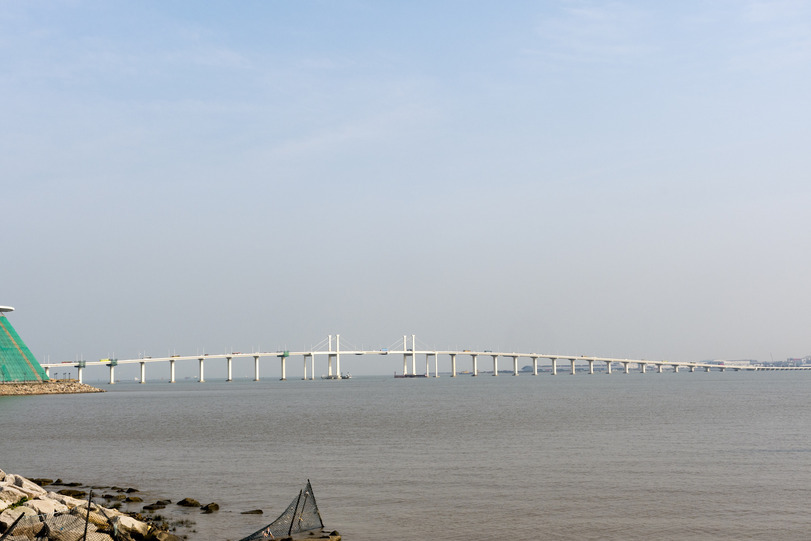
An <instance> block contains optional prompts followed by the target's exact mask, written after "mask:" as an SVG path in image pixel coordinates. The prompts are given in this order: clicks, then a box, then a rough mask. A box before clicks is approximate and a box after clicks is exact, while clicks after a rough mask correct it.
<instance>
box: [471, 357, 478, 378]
mask: <svg viewBox="0 0 811 541" xmlns="http://www.w3.org/2000/svg"><path fill="white" fill-rule="evenodd" d="M470 357H471V358H472V359H473V375H474V376H478V375H479V364H478V362H477V361H476V357H477V355H471V356H470Z"/></svg>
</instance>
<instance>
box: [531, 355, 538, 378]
mask: <svg viewBox="0 0 811 541" xmlns="http://www.w3.org/2000/svg"><path fill="white" fill-rule="evenodd" d="M532 375H533V376H537V375H538V357H533V358H532Z"/></svg>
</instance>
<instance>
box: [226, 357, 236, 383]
mask: <svg viewBox="0 0 811 541" xmlns="http://www.w3.org/2000/svg"><path fill="white" fill-rule="evenodd" d="M225 370H226V372H227V374H228V376H227V377H226V378H225V381H233V380H234V378H233V377H232V376H233V374H234V371H233V363H232V362H231V357H226V358H225Z"/></svg>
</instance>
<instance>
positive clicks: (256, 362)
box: [253, 355, 259, 381]
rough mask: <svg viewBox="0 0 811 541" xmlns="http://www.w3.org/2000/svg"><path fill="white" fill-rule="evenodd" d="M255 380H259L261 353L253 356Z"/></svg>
mask: <svg viewBox="0 0 811 541" xmlns="http://www.w3.org/2000/svg"><path fill="white" fill-rule="evenodd" d="M253 380H254V381H259V355H254V357H253Z"/></svg>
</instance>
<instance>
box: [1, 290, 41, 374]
mask: <svg viewBox="0 0 811 541" xmlns="http://www.w3.org/2000/svg"><path fill="white" fill-rule="evenodd" d="M12 310H14V308H11V307H10V306H0V383H10V382H24V381H47V380H48V376H46V375H45V370H44V369H43V368H42V366H40V364H39V362H38V361H37V359H36V358H35V357H34V354H33V353H31V350H30V349H28V346H26V345H25V342H23V340H22V338H20V335H19V334H17V331H16V330H14V327H12V326H11V323H10V322H9V320H8V318H7V317H6V314H5V312H11V311H12Z"/></svg>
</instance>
